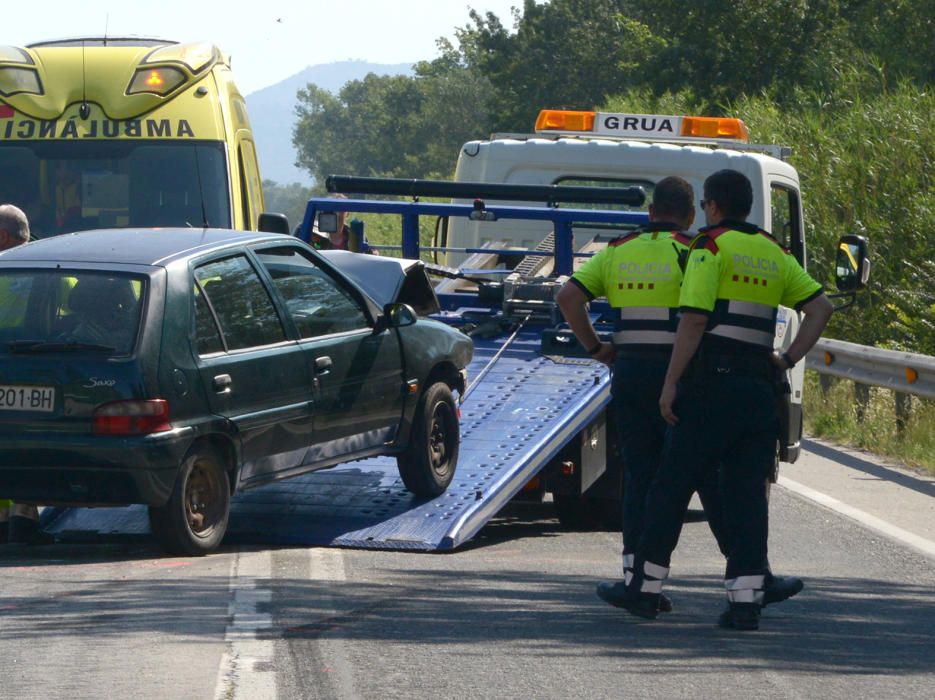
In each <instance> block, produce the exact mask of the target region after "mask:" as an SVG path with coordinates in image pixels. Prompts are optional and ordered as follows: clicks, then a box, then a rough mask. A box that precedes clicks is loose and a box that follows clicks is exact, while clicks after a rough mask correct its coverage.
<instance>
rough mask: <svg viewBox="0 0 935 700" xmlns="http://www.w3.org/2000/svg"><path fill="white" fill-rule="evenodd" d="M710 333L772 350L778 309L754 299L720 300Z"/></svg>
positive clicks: (713, 316)
mask: <svg viewBox="0 0 935 700" xmlns="http://www.w3.org/2000/svg"><path fill="white" fill-rule="evenodd" d="M712 321H713V324H714V325H712V326H711V327H710V328H709V329H708V330H707V332H708V333H710V334H711V335H716V336H720V337H722V338H730V339H732V340H739V341H741V342H744V343H750V344H752V345H759V346H762V347H765V348H769V349H772V347H773V338H774V336H775V335H776V308H775V307H773V306H769V305H767V304H758V303H756V302H753V301H737V300H727V299H719V300H718V302H717V304H716V305H715V310H714V314H713V315H712Z"/></svg>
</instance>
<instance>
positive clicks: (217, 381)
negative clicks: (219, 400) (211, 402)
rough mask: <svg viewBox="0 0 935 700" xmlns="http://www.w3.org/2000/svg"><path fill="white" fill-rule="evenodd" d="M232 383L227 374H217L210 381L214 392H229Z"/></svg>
mask: <svg viewBox="0 0 935 700" xmlns="http://www.w3.org/2000/svg"><path fill="white" fill-rule="evenodd" d="M233 384H234V381H233V380H232V379H231V376H230V375H229V374H219V375H218V376H216V377H215V378H214V379H213V380H212V382H211V385H212V386H213V387H214V391H215V393H218V394H229V393H230V390H231V386H232V385H233Z"/></svg>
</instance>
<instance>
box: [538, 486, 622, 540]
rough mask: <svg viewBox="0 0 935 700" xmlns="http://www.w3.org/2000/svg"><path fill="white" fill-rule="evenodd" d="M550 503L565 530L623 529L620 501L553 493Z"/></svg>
mask: <svg viewBox="0 0 935 700" xmlns="http://www.w3.org/2000/svg"><path fill="white" fill-rule="evenodd" d="M552 503H553V505H554V506H555V514H556V515H557V516H558V521H559V522H560V523H561V524H562V527H563V528H565V529H566V530H572V531H574V532H594V531H601V532H620V531H621V530H622V529H623V503H622V502H621V501H617V500H612V499H608V498H588V497H587V496H569V495H566V494H560V493H553V494H552Z"/></svg>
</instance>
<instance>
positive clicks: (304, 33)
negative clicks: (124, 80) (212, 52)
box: [0, 0, 523, 94]
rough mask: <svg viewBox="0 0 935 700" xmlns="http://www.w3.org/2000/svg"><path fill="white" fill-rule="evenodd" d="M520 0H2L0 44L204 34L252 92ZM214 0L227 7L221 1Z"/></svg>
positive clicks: (428, 48)
mask: <svg viewBox="0 0 935 700" xmlns="http://www.w3.org/2000/svg"><path fill="white" fill-rule="evenodd" d="M522 4H523V0H252V1H249V2H246V1H244V0H227V1H226V2H222V1H219V0H158V1H157V2H145V1H141V0H121V1H120V2H113V1H110V0H38V1H37V2H30V1H29V0H20V1H17V2H10V1H7V2H4V3H3V10H2V20H0V46H3V45H11V44H12V45H23V44H29V43H32V42H35V41H42V40H44V39H61V38H64V37H76V36H102V35H104V34H105V31H106V34H107V35H108V36H116V35H119V34H124V35H131V36H151V37H159V38H163V39H173V40H176V41H208V42H210V43H213V44H217V45H218V46H219V47H220V48H221V50H222V51H224V52H225V53H227V54H228V55H229V56H230V57H231V64H232V68H233V71H234V76H235V78H236V80H237V84H238V86H239V87H240V89H241V91H242V92H244V93H245V94H246V93H250V92H254V91H255V90H259V89H260V88H264V87H266V86H268V85H272V84H274V83H278V82H279V81H281V80H283V79H284V78H287V77H289V76H290V75H294V74H295V73H298V72H299V71H301V70H302V69H303V68H305V67H306V66H311V65H316V64H319V63H331V62H333V61H344V60H348V59H360V60H364V61H370V62H373V63H412V62H415V61H420V60H427V59H432V58H434V57H435V56H436V55H437V49H436V47H435V40H436V39H438V38H439V37H441V36H446V37H449V38H453V37H454V30H455V28H456V27H461V26H464V25H465V24H467V22H468V8H474V9H476V10H478V11H479V12H482V13H483V12H493V13H494V14H495V15H497V16H498V17H500V19H501V20H502V21H503V23H504V25H506V26H507V27H510V28H512V26H513V21H512V17H511V14H510V8H511V7H513V6H517V5H518V6H521V5H522ZM215 8H225V9H224V10H223V11H222V10H220V9H215Z"/></svg>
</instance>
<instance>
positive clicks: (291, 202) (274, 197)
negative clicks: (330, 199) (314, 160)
mask: <svg viewBox="0 0 935 700" xmlns="http://www.w3.org/2000/svg"><path fill="white" fill-rule="evenodd" d="M313 194H315V189H313V188H311V187H303V186H302V185H300V184H299V183H297V182H294V183H292V184H290V185H280V184H279V183H276V182H274V181H273V180H264V181H263V199H265V200H266V211H269V212H276V213H278V214H285V215H286V218H288V219H289V224H290V225H291V226H293V227H295V226H296V225H297V224H300V223H301V222H302V218H303V217H304V216H305V205H306V203H307V202H308V199H309V197H311V196H312V195H313Z"/></svg>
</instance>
